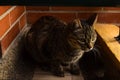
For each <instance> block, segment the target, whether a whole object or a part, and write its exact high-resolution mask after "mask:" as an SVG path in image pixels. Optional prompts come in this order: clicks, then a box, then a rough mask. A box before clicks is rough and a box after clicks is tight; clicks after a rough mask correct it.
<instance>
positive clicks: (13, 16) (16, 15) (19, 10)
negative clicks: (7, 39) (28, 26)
mask: <svg viewBox="0 0 120 80" xmlns="http://www.w3.org/2000/svg"><path fill="white" fill-rule="evenodd" d="M24 11H25V8H24V6H17V7H16V8H15V9H14V10H12V11H11V12H10V21H11V24H13V23H14V22H15V21H16V20H17V19H18V18H19V17H20V16H21V14H22V13H23V12H24Z"/></svg>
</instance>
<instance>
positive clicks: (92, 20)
mask: <svg viewBox="0 0 120 80" xmlns="http://www.w3.org/2000/svg"><path fill="white" fill-rule="evenodd" d="M97 18H98V14H97V13H95V14H93V15H92V16H90V17H89V18H88V20H87V23H88V24H89V25H90V26H93V25H94V24H95V23H96V22H97Z"/></svg>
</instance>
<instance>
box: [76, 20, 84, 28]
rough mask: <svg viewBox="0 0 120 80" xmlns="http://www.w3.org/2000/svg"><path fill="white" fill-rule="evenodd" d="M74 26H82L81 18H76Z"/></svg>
mask: <svg viewBox="0 0 120 80" xmlns="http://www.w3.org/2000/svg"><path fill="white" fill-rule="evenodd" d="M74 27H75V28H82V25H81V21H80V19H75V20H74Z"/></svg>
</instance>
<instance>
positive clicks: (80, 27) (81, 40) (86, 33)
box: [68, 14, 97, 52]
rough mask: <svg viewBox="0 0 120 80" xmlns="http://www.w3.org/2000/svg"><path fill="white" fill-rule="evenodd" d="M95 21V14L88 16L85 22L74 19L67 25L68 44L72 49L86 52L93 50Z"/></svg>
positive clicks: (95, 35)
mask: <svg viewBox="0 0 120 80" xmlns="http://www.w3.org/2000/svg"><path fill="white" fill-rule="evenodd" d="M96 21H97V14H94V15H92V16H90V17H89V18H88V19H87V20H80V19H75V20H74V21H73V22H71V23H70V24H68V27H69V31H70V33H69V38H68V42H69V44H70V46H71V47H72V48H74V49H82V50H83V51H84V52H88V51H90V50H92V49H93V47H94V44H95V41H96V39H97V34H96V32H95V29H94V24H95V23H96Z"/></svg>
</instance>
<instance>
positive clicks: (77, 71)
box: [70, 69, 80, 75]
mask: <svg viewBox="0 0 120 80" xmlns="http://www.w3.org/2000/svg"><path fill="white" fill-rule="evenodd" d="M70 73H71V74H73V75H80V70H79V69H75V70H70Z"/></svg>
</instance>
